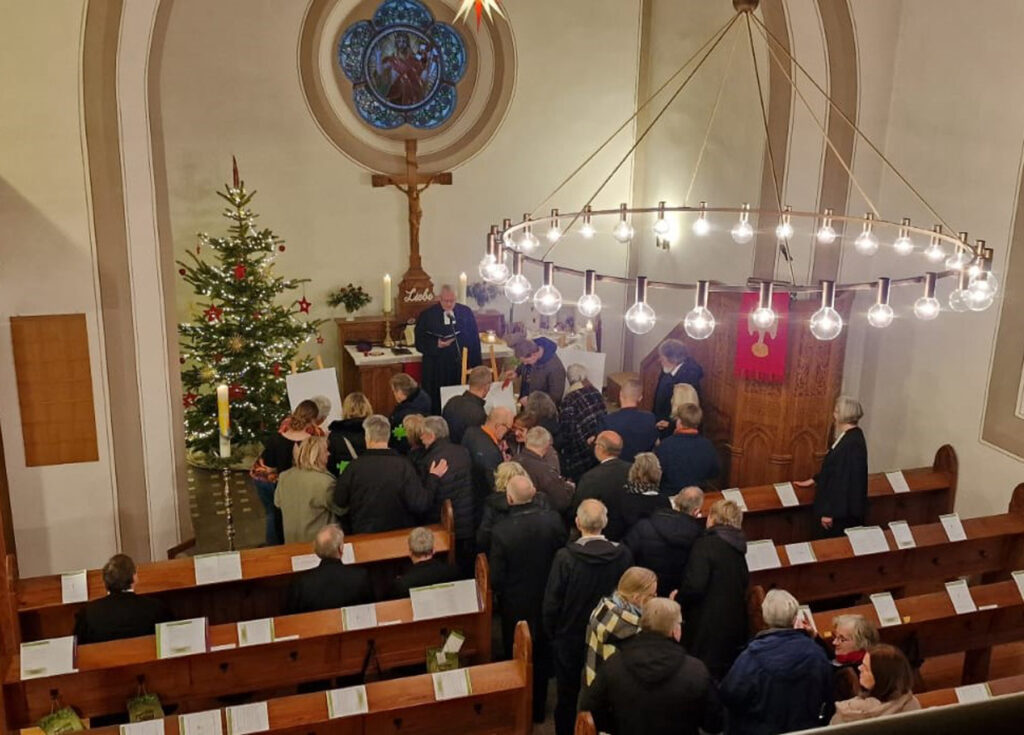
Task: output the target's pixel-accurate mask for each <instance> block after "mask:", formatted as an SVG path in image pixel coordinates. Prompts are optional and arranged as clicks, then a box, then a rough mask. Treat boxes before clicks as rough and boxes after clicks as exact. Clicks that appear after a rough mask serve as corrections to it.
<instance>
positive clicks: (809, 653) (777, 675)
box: [719, 589, 833, 733]
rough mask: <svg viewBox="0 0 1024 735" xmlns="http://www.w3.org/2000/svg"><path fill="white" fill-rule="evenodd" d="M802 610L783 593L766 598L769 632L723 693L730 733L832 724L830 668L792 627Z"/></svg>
mask: <svg viewBox="0 0 1024 735" xmlns="http://www.w3.org/2000/svg"><path fill="white" fill-rule="evenodd" d="M799 607H800V603H798V602H797V601H796V598H795V597H793V595H791V594H789V593H788V592H786V591H785V590H778V589H775V590H770V591H769V592H768V594H767V595H765V597H764V602H762V603H761V616H762V617H763V618H764V622H765V624H766V625H767V626H768V629H767V630H763V631H761V632H760V633H758V634H757V635H756V636H755V637H754V640H752V641H751V642H750V644H749V645H748V646H747V648H746V650H744V651H743V653H741V654H740V656H739V658H737V659H736V663H734V664H733V666H732V668H731V669H730V670H729V673H728V675H727V676H726V677H725V678H724V679H723V680H722V684H721V686H720V687H719V693H720V695H721V697H722V703H723V704H724V705H725V707H726V709H727V710H728V712H729V731H730V732H740V733H744V732H791V731H793V730H807V729H809V728H812V727H817V726H819V725H821V724H823V723H825V722H828V721H829V718H830V717H831V710H832V707H833V701H832V691H833V681H832V666H831V664H829V662H828V657H827V656H825V652H824V651H823V650H822V649H821V647H820V646H819V645H818V644H817V643H815V642H814V640H813V639H812V638H811V636H809V635H807V633H806V632H804V631H803V630H800V629H798V628H795V627H794V625H793V624H794V621H795V620H796V614H797V610H798V609H799Z"/></svg>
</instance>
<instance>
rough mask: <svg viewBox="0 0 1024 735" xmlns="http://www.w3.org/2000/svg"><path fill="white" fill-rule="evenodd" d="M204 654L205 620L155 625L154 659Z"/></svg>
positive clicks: (197, 619)
mask: <svg viewBox="0 0 1024 735" xmlns="http://www.w3.org/2000/svg"><path fill="white" fill-rule="evenodd" d="M205 652H206V618H191V619H189V620H175V621H174V622H171V623H157V626H156V657H157V658H175V657H176V656H188V655H189V654H192V653H205Z"/></svg>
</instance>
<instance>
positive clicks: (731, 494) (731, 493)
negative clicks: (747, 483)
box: [722, 487, 747, 513]
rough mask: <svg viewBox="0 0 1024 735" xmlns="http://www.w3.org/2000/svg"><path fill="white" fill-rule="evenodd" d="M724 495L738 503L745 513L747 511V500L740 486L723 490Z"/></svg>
mask: <svg viewBox="0 0 1024 735" xmlns="http://www.w3.org/2000/svg"><path fill="white" fill-rule="evenodd" d="M722 497H723V498H725V499H726V500H731V501H732V502H734V503H736V505H738V506H739V507H740V510H742V511H743V512H744V513H746V512H747V502H746V501H745V500H744V499H743V493H741V492H740V489H739V488H737V487H732V488H729V489H728V490H723V491H722Z"/></svg>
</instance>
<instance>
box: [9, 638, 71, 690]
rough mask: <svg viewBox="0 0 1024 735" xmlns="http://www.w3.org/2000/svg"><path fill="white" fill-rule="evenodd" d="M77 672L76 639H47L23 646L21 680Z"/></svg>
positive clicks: (23, 644)
mask: <svg viewBox="0 0 1024 735" xmlns="http://www.w3.org/2000/svg"><path fill="white" fill-rule="evenodd" d="M74 670H75V637H74V636H73V635H66V636H63V637H61V638H47V639H46V640H43V641H32V642H31V643H22V644H21V678H22V680H25V679H38V678H39V677H42V676H57V675H58V674H70V673H71V672H73V671H74Z"/></svg>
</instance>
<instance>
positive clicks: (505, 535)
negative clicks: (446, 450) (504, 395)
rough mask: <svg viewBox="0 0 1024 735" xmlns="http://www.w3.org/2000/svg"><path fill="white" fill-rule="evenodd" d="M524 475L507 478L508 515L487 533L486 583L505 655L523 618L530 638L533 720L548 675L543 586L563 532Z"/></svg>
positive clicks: (539, 713) (539, 712)
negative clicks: (492, 594)
mask: <svg viewBox="0 0 1024 735" xmlns="http://www.w3.org/2000/svg"><path fill="white" fill-rule="evenodd" d="M535 494H536V489H535V488H534V486H533V483H531V482H530V478H529V477H526V476H521V475H520V476H516V477H513V478H512V479H510V480H509V483H508V487H507V489H506V496H507V501H508V505H509V509H508V515H506V516H505V517H504V518H502V519H500V520H499V521H498V522H497V523H495V524H494V530H493V531H492V534H491V551H490V564H491V583H492V585H493V587H494V592H495V594H496V595H497V596H498V607H499V610H500V612H501V638H502V641H503V643H504V645H505V657H506V658H511V657H512V642H513V638H514V634H515V626H516V623H517V622H518V621H520V620H525V621H526V622H527V623H528V624H529V626H530V631H531V635H532V636H533V721H534V722H543V721H544V714H545V711H546V709H547V692H548V679H549V678H550V677H551V647H550V644H549V643H548V639H547V636H546V635H545V634H544V628H543V626H542V625H541V610H542V608H543V604H544V588H545V586H546V583H547V579H548V574H549V573H550V571H551V564H552V562H553V561H554V558H555V554H556V553H557V552H558V550H559V549H561V548H562V547H564V546H565V542H566V540H567V534H566V531H565V526H564V525H563V524H562V519H561V518H560V517H559V515H558V514H557V513H555V512H554V511H551V510H545V509H544V508H541V507H540V506H538V505H537V504H536V503H534V502H533V499H534V497H535Z"/></svg>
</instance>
